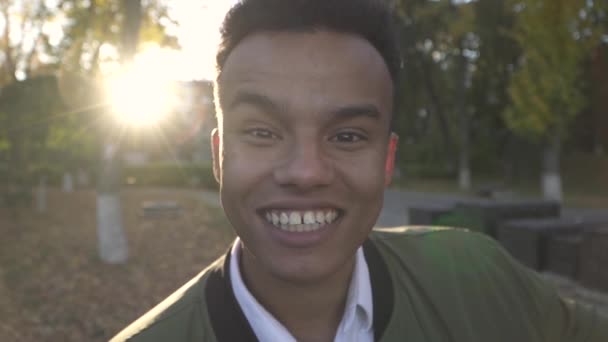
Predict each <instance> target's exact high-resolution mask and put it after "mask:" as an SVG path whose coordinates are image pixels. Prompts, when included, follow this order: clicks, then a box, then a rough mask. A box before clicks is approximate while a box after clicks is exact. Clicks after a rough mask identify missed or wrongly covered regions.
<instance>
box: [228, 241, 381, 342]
mask: <svg viewBox="0 0 608 342" xmlns="http://www.w3.org/2000/svg"><path fill="white" fill-rule="evenodd" d="M240 252H241V241H240V239H239V238H238V237H237V239H236V241H235V243H234V244H233V246H232V249H231V251H230V282H231V284H232V289H233V291H234V295H235V297H236V300H237V302H238V303H239V306H240V307H241V310H243V313H244V314H245V317H246V318H247V320H248V321H249V324H250V325H251V328H252V329H253V331H254V333H255V334H256V336H257V338H258V340H260V341H289V342H291V341H293V342H296V340H295V338H294V337H293V336H292V335H291V334H290V333H289V331H288V330H287V329H286V328H285V327H284V326H283V325H282V324H281V323H280V322H279V321H277V320H276V319H275V318H274V317H273V316H272V315H271V314H270V313H269V312H268V311H266V309H265V308H264V307H263V306H262V305H261V304H260V303H259V302H258V301H257V300H256V299H255V298H254V297H253V295H252V294H251V292H249V290H248V289H247V286H246V285H245V283H244V282H243V278H242V277H241V271H240V268H239V262H238V260H239V257H240ZM372 322H373V302H372V288H371V283H370V279H369V269H368V267H367V262H366V261H365V256H364V254H363V249H362V248H361V247H359V249H358V250H357V253H356V259H355V269H354V271H353V276H352V279H351V282H350V286H349V288H348V294H347V298H346V307H345V308H344V316H343V317H342V321H341V322H340V325H339V326H338V330H337V332H336V338H335V340H334V341H361V342H363V341H373V329H372V328H373V327H372Z"/></svg>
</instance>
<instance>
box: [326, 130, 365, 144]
mask: <svg viewBox="0 0 608 342" xmlns="http://www.w3.org/2000/svg"><path fill="white" fill-rule="evenodd" d="M330 140H331V141H334V142H339V143H356V142H360V141H362V140H367V139H366V137H365V136H364V135H363V134H360V133H355V132H344V133H338V134H336V135H334V136H333V137H332V138H331V139H330Z"/></svg>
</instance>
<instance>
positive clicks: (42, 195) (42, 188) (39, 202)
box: [36, 176, 48, 213]
mask: <svg viewBox="0 0 608 342" xmlns="http://www.w3.org/2000/svg"><path fill="white" fill-rule="evenodd" d="M47 207H48V206H47V187H46V176H42V177H40V179H39V182H38V188H36V210H37V211H38V212H39V213H45V212H46V210H47Z"/></svg>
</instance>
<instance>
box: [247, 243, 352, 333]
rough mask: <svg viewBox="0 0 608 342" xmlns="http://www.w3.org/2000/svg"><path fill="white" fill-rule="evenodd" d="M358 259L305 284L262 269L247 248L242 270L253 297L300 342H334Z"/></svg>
mask: <svg viewBox="0 0 608 342" xmlns="http://www.w3.org/2000/svg"><path fill="white" fill-rule="evenodd" d="M355 259H356V258H355V255H353V257H352V259H351V260H350V261H349V262H348V263H347V264H346V265H345V266H344V267H342V268H341V269H340V271H339V272H336V273H334V274H332V275H331V276H330V277H327V278H326V279H323V280H321V281H317V282H314V283H312V282H311V283H308V284H304V285H302V284H296V283H293V282H289V281H286V280H283V279H280V278H277V277H275V276H273V275H271V274H269V273H267V272H265V271H264V270H261V269H260V268H259V265H257V264H256V261H255V259H254V258H253V257H252V256H251V255H249V254H248V252H247V251H246V250H245V249H243V250H242V253H241V260H240V265H241V267H240V268H241V272H242V273H241V274H242V275H243V281H244V282H245V284H246V285H247V288H248V289H249V291H250V292H251V293H252V295H253V296H254V297H255V298H256V299H257V301H258V302H259V303H260V304H262V306H264V308H266V310H268V312H270V313H271V314H272V315H273V316H274V317H275V318H276V319H277V320H278V321H279V322H281V324H283V325H284V326H285V327H286V328H287V330H289V332H290V333H291V334H292V335H293V336H294V337H295V338H296V339H297V340H298V341H332V340H333V338H334V336H335V333H336V329H337V328H338V326H339V324H340V321H341V319H342V315H343V313H344V306H345V303H346V297H347V293H348V288H349V285H350V282H351V278H352V273H353V270H354V265H355Z"/></svg>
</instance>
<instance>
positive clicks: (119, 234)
mask: <svg viewBox="0 0 608 342" xmlns="http://www.w3.org/2000/svg"><path fill="white" fill-rule="evenodd" d="M124 10H125V21H124V22H123V28H122V29H123V31H122V46H121V58H122V62H123V65H126V64H127V63H129V62H130V61H132V60H133V56H134V55H135V53H136V51H137V44H138V41H139V30H140V26H141V17H142V13H141V12H142V6H141V0H124ZM109 139H111V138H110V137H107V138H106V141H105V143H104V150H103V151H102V169H101V172H100V175H99V189H98V192H97V233H98V238H99V255H100V257H101V259H102V260H103V261H105V262H107V263H124V262H126V261H127V258H128V245H127V239H126V237H125V233H124V229H123V224H122V206H121V200H120V183H121V172H120V171H121V170H120V164H119V161H120V158H119V149H118V147H117V146H116V145H115V144H114V142H113V141H111V140H109Z"/></svg>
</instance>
